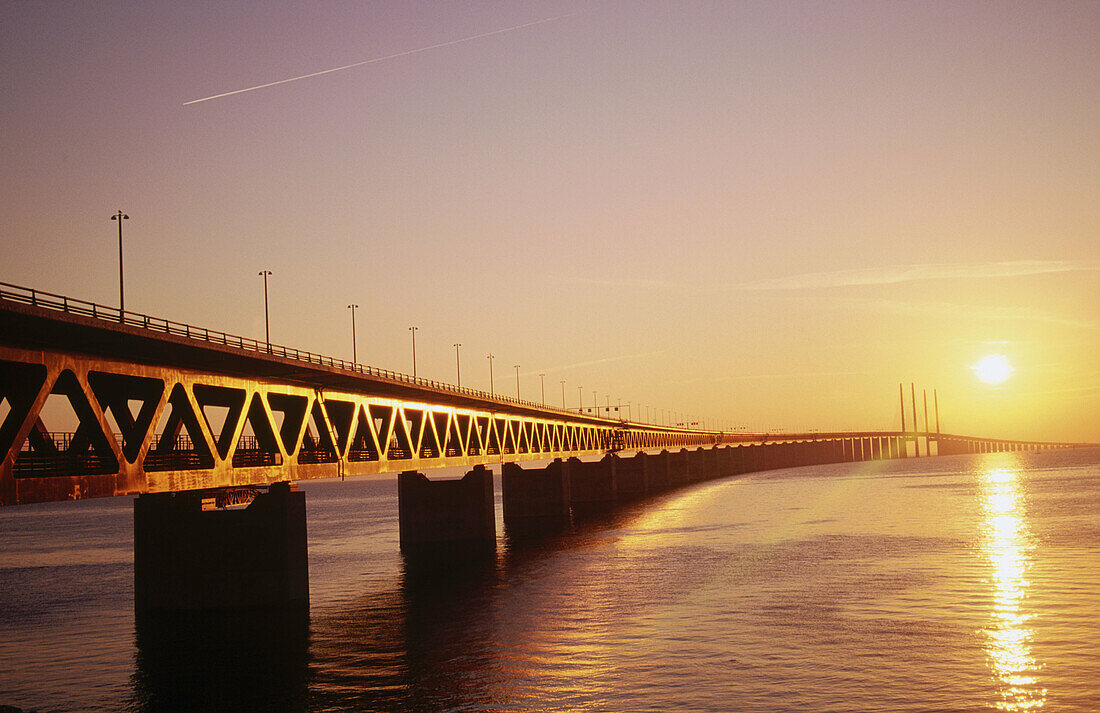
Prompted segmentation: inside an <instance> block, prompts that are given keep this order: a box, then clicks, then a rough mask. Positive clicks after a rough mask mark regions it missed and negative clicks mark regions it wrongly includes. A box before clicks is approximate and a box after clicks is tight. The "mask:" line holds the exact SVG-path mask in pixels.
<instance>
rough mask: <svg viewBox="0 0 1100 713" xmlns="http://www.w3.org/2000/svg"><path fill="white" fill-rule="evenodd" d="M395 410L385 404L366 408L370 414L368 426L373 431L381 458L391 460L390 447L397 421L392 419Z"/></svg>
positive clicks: (393, 440)
mask: <svg viewBox="0 0 1100 713" xmlns="http://www.w3.org/2000/svg"><path fill="white" fill-rule="evenodd" d="M396 410H397V409H396V408H395V407H393V406H389V405H385V404H372V405H371V406H368V407H367V412H368V413H369V414H370V425H371V428H373V429H374V433H375V441H376V442H377V443H378V447H379V450H380V452H381V454H382V457H383V458H392V457H394V456H392V455H391V453H390V448H391V446H392V445H393V444H394V443H395V439H396V436H394V431H395V430H397V429H396V428H395V425H396V422H397V419H396V418H394V413H395V412H396Z"/></svg>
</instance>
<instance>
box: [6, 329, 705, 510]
mask: <svg viewBox="0 0 1100 713" xmlns="http://www.w3.org/2000/svg"><path fill="white" fill-rule="evenodd" d="M51 393H63V394H65V395H66V396H67V397H68V398H69V400H70V401H71V402H72V403H73V406H74V411H75V412H76V415H77V417H78V419H79V421H80V423H79V426H78V428H77V432H76V433H75V434H73V436H72V438H71V441H72V443H71V444H70V445H69V447H68V448H69V449H70V450H71V449H73V448H77V447H79V448H78V450H79V451H80V454H81V457H80V458H75V457H74V456H73V454H72V453H70V454H69V456H68V460H65V457H66V456H65V453H66V451H64V450H59V449H58V448H56V447H55V441H56V440H57V436H58V434H50V433H48V432H46V430H45V428H44V426H43V425H42V422H41V418H40V417H41V414H42V409H43V406H44V405H45V402H46V400H47V398H48V397H49V395H50V394H51ZM0 397H3V398H5V399H6V402H7V404H8V406H7V408H8V412H7V415H6V416H5V417H4V421H3V423H0V448H3V451H2V452H3V455H4V460H3V463H2V465H0V505H12V504H17V503H29V502H41V501H49V500H64V499H72V498H82V497H100V496H111V495H123V494H134V493H146V492H177V491H182V490H204V489H212V488H229V487H237V488H247V487H251V486H259V485H268V484H270V483H273V482H278V481H286V480H305V479H310V478H334V477H343V476H355V475H369V474H377V473H386V472H399V471H403V470H428V469H433V468H443V467H458V466H461V467H472V466H474V465H479V464H490V463H495V462H501V461H503V460H509V461H519V460H542V459H550V458H568V457H573V456H584V455H596V454H601V453H603V452H604V451H605V450H606V449H607V447H608V446H609V444H610V443H611V440H612V430H613V429H617V428H619V426H618V425H617V424H609V425H598V424H593V423H591V421H590V420H589V421H581V422H570V421H568V420H567V419H564V418H563V419H557V420H556V419H554V418H539V417H534V416H530V415H525V414H513V413H502V412H499V411H489V410H478V409H472V408H461V407H457V406H453V405H447V404H432V403H426V402H419V401H408V400H399V399H394V398H391V397H385V396H377V395H372V394H367V393H353V392H344V391H336V390H331V389H327V388H321V387H319V386H311V385H309V384H307V383H302V382H301V381H290V380H287V381H278V380H273V379H251V378H247V377H241V376H230V375H225V374H215V373H204V372H199V371H194V370H188V369H182V368H177V367H163V366H156V365H150V364H139V363H132V362H127V361H121V360H117V359H110V358H101V357H95V356H88V355H81V354H75V353H68V352H56V351H40V350H27V349H21V348H15V347H0ZM131 403H137V404H138V405H137V413H136V414H135V413H133V412H132V411H131ZM218 416H220V417H222V422H221V423H220V424H219V423H218V421H217V417H218ZM219 426H220V427H219ZM631 433H632V431H631ZM707 438H708V437H707V436H704V435H702V434H699V433H683V434H681V435H680V437H679V438H676V437H668V436H667V435H666V437H664V438H663V439H658V438H657V437H656V436H653V438H652V439H651V440H652V442H656V441H657V440H667V441H668V442H669V444H670V445H697V444H701V443H703V442H705V441H706V440H707ZM630 442H631V443H636V444H639V445H640V444H642V443H643V442H646V441H645V440H642V439H637V438H631V439H630ZM74 444H75V445H74ZM97 453H98V455H97ZM32 460H33V461H35V462H42V463H46V464H47V466H48V467H47V468H45V469H44V470H42V471H41V472H35V473H33V474H30V473H29V471H27V470H26V469H25V468H24V469H21V468H20V467H19V466H18V465H17V463H20V462H23V463H28V462H31V461H32ZM97 464H98V465H97ZM92 466H95V467H92ZM108 466H109V467H108ZM104 469H105V470H104Z"/></svg>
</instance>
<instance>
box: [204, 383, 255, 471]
mask: <svg viewBox="0 0 1100 713" xmlns="http://www.w3.org/2000/svg"><path fill="white" fill-rule="evenodd" d="M192 393H194V394H195V401H196V402H197V403H198V404H199V413H201V414H202V416H203V418H204V419H206V427H207V428H208V429H209V430H210V434H211V435H212V436H213V437H214V446H215V448H217V450H218V455H220V456H221V457H222V458H223V459H225V458H228V457H229V452H230V450H231V449H232V448H233V446H234V445H236V443H237V438H238V437H239V436H240V430H239V429H240V427H241V414H242V413H243V411H244V400H245V398H246V397H247V396H248V394H247V392H246V391H245V390H244V389H232V388H228V387H225V386H210V385H207V384H195V385H194V387H193V388H192ZM215 409H224V415H225V418H224V420H223V421H222V423H221V430H220V432H219V431H215V429H214V420H212V419H213V417H214V415H215Z"/></svg>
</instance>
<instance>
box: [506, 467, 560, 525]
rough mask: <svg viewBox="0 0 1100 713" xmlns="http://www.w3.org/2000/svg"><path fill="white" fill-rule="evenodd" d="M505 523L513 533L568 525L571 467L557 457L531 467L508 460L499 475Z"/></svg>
mask: <svg viewBox="0 0 1100 713" xmlns="http://www.w3.org/2000/svg"><path fill="white" fill-rule="evenodd" d="M500 486H501V501H502V503H503V505H504V526H505V527H506V528H508V530H509V531H510V532H517V533H524V532H541V531H548V530H556V529H562V528H564V527H567V526H568V525H569V466H568V464H566V463H564V462H563V461H562V460H561V458H556V459H555V460H554V462H553V463H550V464H549V465H547V466H546V467H545V468H533V469H530V470H527V469H524V468H522V467H520V465H519V463H505V464H504V465H503V466H502V468H501V475H500Z"/></svg>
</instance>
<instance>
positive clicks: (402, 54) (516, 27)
mask: <svg viewBox="0 0 1100 713" xmlns="http://www.w3.org/2000/svg"><path fill="white" fill-rule="evenodd" d="M576 14H578V13H576V12H572V13H569V14H568V15H558V16H557V17H547V18H545V19H542V20H535V21H534V22H525V23H523V24H522V25H513V26H512V27H505V28H503V29H500V30H492V31H490V32H482V33H481V34H478V35H470V36H469V37H463V38H461V39H457V40H450V41H449V42H440V43H439V44H434V45H428V46H427V47H418V48H417V49H414V50H406V51H404V52H398V53H396V54H388V55H386V56H385V57H374V58H373V59H365V60H363V61H362V62H353V63H352V64H345V65H344V66H342V67H333V68H332V69H322V70H321V71H320V72H310V73H309V74H303V75H301V76H299V77H290V78H289V79H280V80H278V81H275V82H268V83H267V84H257V85H256V86H254V87H245V88H244V89H234V90H233V91H231V92H222V93H221V94H214V95H211V96H208V97H203V98H202V99H192V100H191V101H187V102H184V103H183V106H188V105H190V104H198V103H200V102H208V101H210V100H212V99H221V98H222V97H231V96H233V95H234V94H243V93H244V92H253V91H256V90H257V89H267V88H268V87H274V86H277V85H279V84H287V83H289V82H297V81H298V80H299V79H309V78H310V77H320V76H321V75H322V74H332V73H333V72H342V71H343V70H345V69H352V68H354V67H362V66H363V65H365V64H375V63H377V62H385V61H386V60H390V59H396V58H398V57H407V56H408V55H410V54H418V53H420V52H427V51H428V50H435V49H439V48H441V47H450V46H452V45H457V44H461V43H463V42H472V41H473V40H480V39H481V38H483V37H492V36H493V35H502V34H504V33H505V32H515V31H516V30H522V29H524V28H525V27H534V26H535V25H542V24H545V23H547V22H555V21H557V20H564V19H565V18H567V17H572V16H573V15H576Z"/></svg>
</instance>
